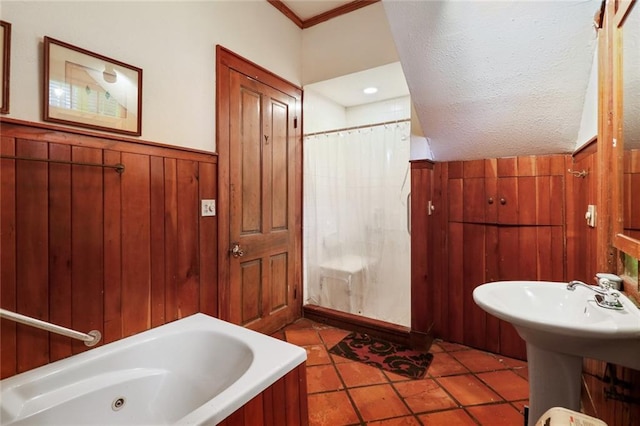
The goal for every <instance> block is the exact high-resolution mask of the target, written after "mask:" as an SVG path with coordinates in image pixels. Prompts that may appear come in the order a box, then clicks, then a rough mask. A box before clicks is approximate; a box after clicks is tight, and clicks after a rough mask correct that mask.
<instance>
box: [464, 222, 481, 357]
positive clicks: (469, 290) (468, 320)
mask: <svg viewBox="0 0 640 426" xmlns="http://www.w3.org/2000/svg"><path fill="white" fill-rule="evenodd" d="M486 228H487V227H486V226H484V225H479V224H478V225H477V224H468V223H465V224H463V228H462V229H463V230H462V232H463V235H464V245H463V251H462V257H463V261H462V265H463V266H462V269H463V277H464V281H463V299H462V300H463V304H464V321H463V322H464V342H465V344H468V345H471V346H474V347H478V348H485V344H486V342H485V332H486V318H487V313H486V312H485V311H484V310H483V309H482V308H480V307H479V306H478V305H477V304H476V303H475V302H474V301H473V290H474V289H475V288H476V287H478V286H479V285H482V284H483V283H485V282H486V278H485V232H486Z"/></svg>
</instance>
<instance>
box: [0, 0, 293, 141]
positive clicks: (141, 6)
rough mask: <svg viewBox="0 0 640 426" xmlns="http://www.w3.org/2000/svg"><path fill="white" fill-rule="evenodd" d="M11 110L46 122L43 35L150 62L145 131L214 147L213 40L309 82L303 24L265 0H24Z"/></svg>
mask: <svg viewBox="0 0 640 426" xmlns="http://www.w3.org/2000/svg"><path fill="white" fill-rule="evenodd" d="M0 17H1V18H2V20H4V21H8V22H10V23H11V24H12V34H11V37H12V47H11V82H10V84H11V99H10V107H11V109H10V114H8V115H6V117H11V118H16V119H21V120H27V121H35V122H41V121H42V102H43V100H42V99H43V94H42V75H43V63H42V39H43V37H44V36H49V37H52V38H55V39H58V40H61V41H64V42H66V43H69V44H72V45H74V46H78V47H81V48H84V49H86V50H89V51H91V52H95V53H99V54H101V55H103V56H106V57H109V58H113V59H116V60H118V61H121V62H124V63H127V64H130V65H133V66H136V67H139V68H142V70H143V91H142V99H143V101H142V107H143V110H142V136H141V139H143V140H149V141H153V142H159V143H165V144H170V145H177V146H183V147H189V148H195V149H201V150H206V151H215V87H216V79H215V72H216V70H215V61H216V54H215V46H216V45H217V44H220V45H222V46H224V47H226V48H228V49H229V50H231V51H233V52H235V53H237V54H239V55H241V56H243V57H245V58H247V59H249V60H250V61H253V62H255V63H257V64H258V65H261V66H263V67H264V68H267V69H268V70H270V71H272V72H273V73H275V74H277V75H279V76H280V77H282V78H284V79H287V80H289V81H290V82H292V83H294V84H297V85H301V82H302V71H301V69H302V65H301V64H302V60H301V51H302V35H301V33H302V30H300V29H299V28H298V27H297V26H296V25H295V24H293V23H292V22H291V21H290V20H289V19H287V18H286V17H285V16H284V15H282V14H281V13H280V12H279V11H278V10H276V8H274V7H273V6H271V5H270V4H269V3H268V2H267V1H264V0H251V1H231V0H230V1H213V0H209V1H198V2H189V1H158V2H111V1H98V2H80V1H72V2H61V1H42V2H22V1H20V2H18V1H7V0H2V8H1V10H0Z"/></svg>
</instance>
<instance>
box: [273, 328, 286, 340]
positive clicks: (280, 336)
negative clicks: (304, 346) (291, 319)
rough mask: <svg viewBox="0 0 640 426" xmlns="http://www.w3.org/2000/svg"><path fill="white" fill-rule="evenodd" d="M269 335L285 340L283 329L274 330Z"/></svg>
mask: <svg viewBox="0 0 640 426" xmlns="http://www.w3.org/2000/svg"><path fill="white" fill-rule="evenodd" d="M271 337H274V338H276V339H279V340H286V339H285V337H284V330H279V331H276V332H275V333H273V334H272V335H271Z"/></svg>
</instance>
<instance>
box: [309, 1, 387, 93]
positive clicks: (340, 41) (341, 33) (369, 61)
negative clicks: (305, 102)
mask: <svg viewBox="0 0 640 426" xmlns="http://www.w3.org/2000/svg"><path fill="white" fill-rule="evenodd" d="M397 61H398V53H397V52H396V47H395V45H394V42H393V36H392V34H391V30H390V28H389V23H388V21H387V16H386V15H385V11H384V8H383V6H382V4H381V3H374V4H372V5H370V6H367V7H363V8H361V9H358V10H356V11H354V12H351V13H348V14H346V15H342V16H339V17H337V18H334V19H331V20H329V21H326V22H323V23H321V24H318V25H314V26H313V27H310V28H307V29H305V30H304V31H303V32H302V83H303V84H305V85H306V84H310V83H316V82H319V81H323V80H328V79H331V78H334V77H339V76H343V75H345V74H351V73H354V72H357V71H363V70H366V69H369V68H374V67H378V66H380V65H385V64H389V63H392V62H397Z"/></svg>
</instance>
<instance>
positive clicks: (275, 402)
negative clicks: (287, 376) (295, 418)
mask: <svg viewBox="0 0 640 426" xmlns="http://www.w3.org/2000/svg"><path fill="white" fill-rule="evenodd" d="M305 376H306V375H305ZM270 389H271V396H272V399H271V401H272V402H271V404H272V405H271V406H272V408H271V410H270V412H271V414H272V423H271V424H273V425H274V426H278V425H284V424H287V423H286V421H287V420H286V417H287V413H286V410H282V409H280V408H278V407H286V400H287V395H286V390H285V386H284V380H283V379H280V380H278V381H277V382H275V383H274V384H273V385H272V386H271V388H270ZM306 389H307V388H306V386H305V387H304V390H305V391H306ZM267 423H268V422H267Z"/></svg>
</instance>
